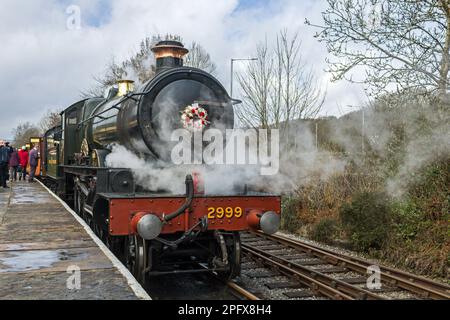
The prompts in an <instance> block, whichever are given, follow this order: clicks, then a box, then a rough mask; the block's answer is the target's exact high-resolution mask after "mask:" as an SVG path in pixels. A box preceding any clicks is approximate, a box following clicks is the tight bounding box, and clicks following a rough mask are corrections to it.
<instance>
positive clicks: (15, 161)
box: [9, 148, 20, 182]
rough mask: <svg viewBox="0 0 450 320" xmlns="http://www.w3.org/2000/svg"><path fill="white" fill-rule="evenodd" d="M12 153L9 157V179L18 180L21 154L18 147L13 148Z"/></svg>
mask: <svg viewBox="0 0 450 320" xmlns="http://www.w3.org/2000/svg"><path fill="white" fill-rule="evenodd" d="M12 150H13V151H12V153H11V155H10V157H9V181H11V182H12V181H13V180H14V181H17V167H18V166H19V162H20V161H19V154H18V153H17V149H16V148H12Z"/></svg>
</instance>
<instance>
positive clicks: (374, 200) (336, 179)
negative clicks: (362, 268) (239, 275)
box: [283, 105, 450, 277]
mask: <svg viewBox="0 0 450 320" xmlns="http://www.w3.org/2000/svg"><path fill="white" fill-rule="evenodd" d="M415 107H416V106H414V105H411V106H410V107H409V106H407V107H405V106H404V105H401V109H400V110H398V109H395V108H391V109H386V108H379V109H378V110H377V112H376V113H374V114H373V115H372V117H374V118H372V119H370V120H372V124H373V123H374V122H376V121H377V119H376V117H378V121H379V122H380V123H382V124H383V129H384V130H381V129H380V130H378V131H379V132H381V133H380V134H383V135H384V136H385V139H384V140H383V143H382V144H379V145H376V144H372V145H368V148H367V150H366V154H365V155H364V157H359V158H358V157H355V156H351V155H346V156H348V162H347V165H346V167H345V170H343V171H341V172H336V173H335V174H332V175H331V176H328V177H326V179H323V178H321V177H320V175H318V176H317V177H314V176H309V177H308V179H307V181H304V182H303V183H302V184H301V185H300V186H299V188H298V190H296V192H295V194H294V195H293V196H291V197H290V198H289V201H288V202H286V203H287V204H288V205H287V207H286V208H289V210H285V211H283V215H284V217H283V220H284V226H287V227H288V228H287V229H288V230H290V231H293V232H297V233H299V234H301V235H304V236H309V237H311V238H313V239H316V240H318V241H322V242H328V243H330V242H333V241H334V240H339V242H340V243H342V241H344V242H346V243H348V244H350V246H351V247H352V248H354V249H356V250H361V251H366V252H369V253H370V254H372V255H373V256H375V257H378V258H382V259H386V260H388V261H390V262H391V263H393V264H396V265H399V266H404V267H409V268H412V269H414V270H415V272H418V273H423V274H433V275H438V276H443V277H446V276H448V270H449V262H450V236H449V235H450V229H449V221H450V216H449V212H450V192H449V186H450V152H449V150H448V149H449V148H448V141H446V140H445V137H447V138H448V129H446V126H447V125H448V122H447V120H448V116H447V114H448V111H447V112H446V113H445V111H444V117H442V113H441V116H439V110H437V109H433V106H429V107H428V106H423V105H422V106H421V107H420V108H417V109H418V111H417V112H414V114H413V115H411V114H408V110H409V112H410V111H411V109H412V108H415ZM414 111H415V110H414ZM380 119H381V120H380ZM370 120H368V122H369V121H370ZM338 121H342V120H341V119H338ZM347 124H348V123H347ZM341 125H342V123H341ZM369 125H370V124H369ZM375 129H376V127H375V128H374V131H375V132H376V131H377V130H375ZM346 130H347V131H349V132H351V128H349V126H347V127H346ZM442 137H443V138H442ZM360 139H361V138H360V137H359V141H361V140H360ZM354 140H355V141H356V140H357V139H356V138H355V139H354ZM381 140H382V138H379V141H381ZM343 149H345V148H343ZM346 150H347V149H346Z"/></svg>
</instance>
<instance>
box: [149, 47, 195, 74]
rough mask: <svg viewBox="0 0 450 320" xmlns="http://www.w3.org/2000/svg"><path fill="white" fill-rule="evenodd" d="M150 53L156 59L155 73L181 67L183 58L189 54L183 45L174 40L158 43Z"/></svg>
mask: <svg viewBox="0 0 450 320" xmlns="http://www.w3.org/2000/svg"><path fill="white" fill-rule="evenodd" d="M152 52H153V53H154V54H155V58H156V72H157V73H158V72H161V71H163V70H166V69H170V68H176V67H182V66H183V57H184V56H185V55H186V54H187V53H188V52H189V50H188V49H186V48H185V47H184V46H183V44H182V43H181V42H179V41H174V40H163V41H159V42H158V43H157V44H156V45H155V46H154V47H153V48H152Z"/></svg>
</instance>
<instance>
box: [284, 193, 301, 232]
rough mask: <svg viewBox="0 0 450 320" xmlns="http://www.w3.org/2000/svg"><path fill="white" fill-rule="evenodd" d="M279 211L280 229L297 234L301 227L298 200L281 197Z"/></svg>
mask: <svg viewBox="0 0 450 320" xmlns="http://www.w3.org/2000/svg"><path fill="white" fill-rule="evenodd" d="M281 209H282V214H281V229H282V230H286V231H288V232H294V233H295V232H297V231H298V229H299V228H300V227H301V225H302V224H301V222H300V219H299V216H298V209H299V208H298V200H297V199H296V198H295V197H292V196H290V197H283V202H282V208H281Z"/></svg>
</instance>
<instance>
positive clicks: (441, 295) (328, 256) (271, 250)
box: [241, 232, 450, 300]
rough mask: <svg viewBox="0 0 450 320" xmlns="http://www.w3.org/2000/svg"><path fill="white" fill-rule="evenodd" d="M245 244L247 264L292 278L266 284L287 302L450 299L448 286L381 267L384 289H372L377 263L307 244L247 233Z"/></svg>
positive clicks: (243, 246) (274, 236)
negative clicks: (371, 272) (371, 277)
mask: <svg viewBox="0 0 450 320" xmlns="http://www.w3.org/2000/svg"><path fill="white" fill-rule="evenodd" d="M241 239H242V249H243V254H244V255H245V256H246V257H247V258H248V259H251V260H253V261H255V262H256V263H257V264H258V266H261V267H263V268H266V269H267V270H271V272H273V274H272V275H273V276H275V277H276V276H283V277H286V278H287V279H289V281H284V282H281V283H280V282H278V283H275V282H274V283H271V282H270V281H269V282H268V283H266V284H265V286H266V287H267V288H268V289H269V291H270V290H280V289H281V290H283V291H284V296H285V297H284V298H287V299H301V298H313V297H322V298H328V299H341V300H354V299H367V300H379V299H391V298H393V297H394V298H397V297H398V296H400V297H402V298H403V299H450V287H449V286H447V285H445V284H441V283H437V282H434V281H431V280H429V279H426V278H423V277H420V276H416V275H413V274H409V273H406V272H404V271H400V270H397V269H393V268H390V267H384V266H379V268H380V280H381V284H382V286H381V288H376V289H369V288H368V286H367V279H368V277H369V274H368V273H367V270H368V267H370V266H372V265H373V263H371V262H370V261H367V260H363V259H360V258H355V257H351V256H347V255H344V254H339V253H336V252H333V251H330V250H326V249H323V248H320V247H316V246H313V245H311V244H308V243H304V242H300V241H296V240H292V239H289V238H286V237H283V236H277V235H271V236H269V235H266V234H263V233H260V232H255V233H244V234H242V235H241ZM243 273H244V274H245V272H243ZM289 289H291V290H289ZM292 289H295V290H292ZM266 298H268V297H267V294H266ZM269 298H270V297H269Z"/></svg>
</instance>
